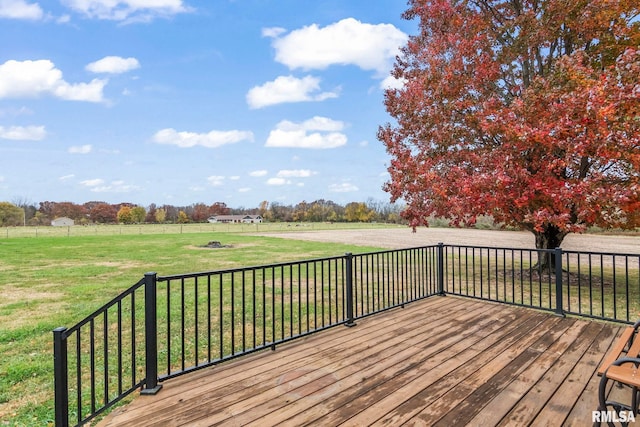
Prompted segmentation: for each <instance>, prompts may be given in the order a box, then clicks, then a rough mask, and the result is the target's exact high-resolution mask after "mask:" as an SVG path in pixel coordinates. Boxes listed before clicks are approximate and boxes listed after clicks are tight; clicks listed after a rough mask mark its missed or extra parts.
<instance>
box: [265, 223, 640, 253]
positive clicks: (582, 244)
mask: <svg viewBox="0 0 640 427" xmlns="http://www.w3.org/2000/svg"><path fill="white" fill-rule="evenodd" d="M262 235H265V236H271V237H281V238H286V239H296V240H312V241H319V242H336V243H347V244H355V245H362V246H378V247H384V248H390V249H398V248H409V247H415V246H425V245H433V244H437V243H439V242H443V243H447V244H452V245H454V244H457V245H469V246H498V247H507V248H534V247H535V243H534V240H533V235H532V234H531V233H529V232H521V231H496V230H475V229H457V228H420V229H418V230H417V231H416V232H415V233H413V232H412V231H411V229H409V228H389V229H372V230H339V231H330V230H328V231H302V232H300V231H292V232H284V233H278V232H276V233H264V234H262ZM562 248H563V249H565V250H579V251H591V252H609V253H624V254H639V253H640V236H608V235H600V234H570V235H569V236H567V237H566V238H565V239H564V242H563V243H562Z"/></svg>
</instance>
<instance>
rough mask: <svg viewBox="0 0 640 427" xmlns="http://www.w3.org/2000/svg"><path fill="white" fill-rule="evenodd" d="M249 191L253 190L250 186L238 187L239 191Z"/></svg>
mask: <svg viewBox="0 0 640 427" xmlns="http://www.w3.org/2000/svg"><path fill="white" fill-rule="evenodd" d="M249 191H251V188H250V187H242V188H238V193H248V192H249Z"/></svg>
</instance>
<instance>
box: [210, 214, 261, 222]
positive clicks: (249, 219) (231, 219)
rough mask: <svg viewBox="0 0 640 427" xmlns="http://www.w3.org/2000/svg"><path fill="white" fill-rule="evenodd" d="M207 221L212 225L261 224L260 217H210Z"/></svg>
mask: <svg viewBox="0 0 640 427" xmlns="http://www.w3.org/2000/svg"><path fill="white" fill-rule="evenodd" d="M207 221H209V222H210V223H212V224H217V223H236V224H240V223H244V224H255V223H259V222H262V216H260V215H212V216H210V217H209V218H208V219H207Z"/></svg>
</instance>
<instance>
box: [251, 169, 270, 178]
mask: <svg viewBox="0 0 640 427" xmlns="http://www.w3.org/2000/svg"><path fill="white" fill-rule="evenodd" d="M268 173H269V171H267V170H264V169H263V170H257V171H253V172H249V176H254V177H261V176H266V175H267V174H268Z"/></svg>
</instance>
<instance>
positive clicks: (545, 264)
mask: <svg viewBox="0 0 640 427" xmlns="http://www.w3.org/2000/svg"><path fill="white" fill-rule="evenodd" d="M533 234H534V236H535V238H536V249H543V250H544V251H539V252H538V263H537V264H536V265H534V266H533V267H532V269H537V270H540V271H546V272H549V273H552V272H554V271H555V267H556V259H555V257H554V255H553V252H551V251H552V250H553V249H555V248H559V247H560V244H561V243H562V240H563V239H564V238H565V236H566V235H567V232H566V231H561V230H560V229H559V228H558V227H556V226H555V225H547V226H546V227H544V228H543V229H542V231H536V230H534V231H533Z"/></svg>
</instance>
